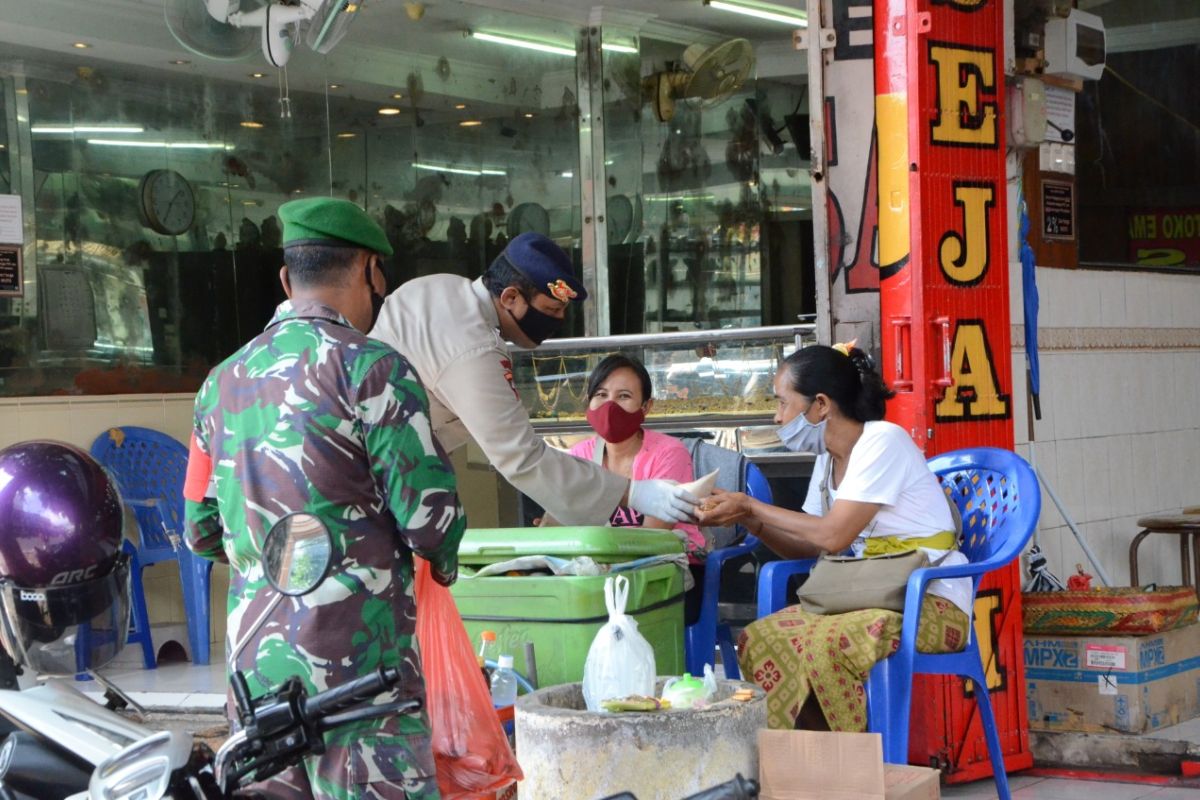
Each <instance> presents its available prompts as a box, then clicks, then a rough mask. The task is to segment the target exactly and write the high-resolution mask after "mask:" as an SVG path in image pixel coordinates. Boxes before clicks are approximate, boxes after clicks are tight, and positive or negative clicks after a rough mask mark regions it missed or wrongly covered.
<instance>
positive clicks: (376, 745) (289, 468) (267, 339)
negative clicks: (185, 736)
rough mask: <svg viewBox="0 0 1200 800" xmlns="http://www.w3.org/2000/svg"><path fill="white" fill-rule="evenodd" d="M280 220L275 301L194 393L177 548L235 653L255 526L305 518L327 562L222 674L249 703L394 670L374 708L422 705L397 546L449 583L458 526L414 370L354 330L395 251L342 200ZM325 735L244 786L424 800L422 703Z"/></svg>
mask: <svg viewBox="0 0 1200 800" xmlns="http://www.w3.org/2000/svg"><path fill="white" fill-rule="evenodd" d="M279 216H280V218H281V219H282V220H283V222H284V248H285V249H284V261H285V263H286V264H287V266H285V267H284V268H283V269H282V270H281V271H280V277H281V280H282V281H283V283H284V289H285V291H287V294H288V297H289V300H288V301H287V302H284V303H282V304H281V305H280V306H279V308H278V309H277V310H276V312H275V316H274V318H272V320H271V322H270V323H269V324H268V325H267V328H266V330H265V331H264V332H263V333H262V334H260V335H259V336H257V337H255V338H254V339H252V340H251V341H250V342H249V343H247V344H246V345H245V346H244V347H242V348H241V349H240V350H238V351H237V352H236V353H234V354H233V355H232V356H230V357H229V358H228V359H226V361H225V362H224V363H222V364H221V365H220V366H218V367H217V368H216V369H214V370H213V371H212V373H211V374H210V375H209V376H208V379H207V380H206V381H205V383H204V385H203V387H202V388H201V390H200V393H199V395H198V396H197V398H196V410H195V430H194V432H193V441H192V449H191V457H190V458H189V463H188V479H187V485H186V487H185V492H184V493H185V495H186V497H187V543H188V546H189V547H190V548H191V549H192V550H193V551H194V552H195V553H196V554H197V555H200V556H202V557H204V558H208V559H213V560H217V561H228V562H229V565H230V567H231V570H230V584H229V622H228V638H227V649H228V651H232V649H233V648H234V646H235V645H236V643H238V642H240V640H241V639H242V638H243V637H244V636H246V635H247V634H249V633H250V632H251V629H252V628H253V626H254V624H255V623H256V622H257V620H258V618H259V617H260V615H261V614H262V612H263V610H264V608H265V607H266V606H267V604H268V603H269V602H270V601H271V599H272V597H273V596H274V594H275V593H274V590H273V589H272V588H271V587H270V585H269V584H268V583H267V581H266V579H265V577H264V574H263V569H262V565H261V562H260V557H261V547H262V543H263V539H264V537H265V535H266V533H267V531H268V530H269V529H270V528H271V526H272V525H273V524H274V523H275V522H276V521H277V520H278V519H280V518H281V517H283V516H284V515H286V514H289V513H292V512H300V511H304V512H309V513H312V514H315V515H316V516H318V517H319V518H320V519H321V520H323V521H324V522H325V524H326V525H327V526H328V527H329V529H330V531H331V532H332V534H333V540H334V562H333V565H332V567H331V569H330V572H329V574H328V577H326V579H325V581H324V582H323V583H322V584H321V585H320V586H319V587H318V588H317V589H316V590H315V591H313V592H312V593H310V594H307V595H304V596H302V597H297V598H284V600H283V602H282V603H281V604H280V605H279V606H278V608H277V609H276V610H275V611H274V612H273V613H272V615H271V617H270V618H269V619H268V620H267V622H266V624H264V625H263V626H262V627H261V628H260V629H259V630H258V632H257V633H255V634H254V638H253V639H252V640H251V641H250V642H249V643H248V644H247V645H246V647H245V648H244V649H243V650H242V652H241V655H240V656H239V658H238V663H237V665H236V666H237V668H239V669H242V670H244V671H245V673H246V678H247V681H248V683H249V686H250V694H251V696H252V697H257V696H258V695H260V694H262V693H263V692H265V691H267V690H268V689H272V688H276V687H278V686H279V685H280V684H281V683H282V682H283V681H284V680H285V679H286V678H288V677H290V676H292V675H298V676H300V677H301V679H302V680H303V681H304V682H305V684H307V687H308V689H309V691H310V692H318V691H321V690H323V689H327V688H330V687H334V686H338V685H341V684H343V683H346V682H348V681H350V680H352V679H354V678H358V677H360V676H363V675H366V674H368V673H370V672H372V671H374V670H376V669H377V668H379V667H396V668H399V669H400V670H401V674H402V676H403V677H402V680H401V683H400V685H399V687H398V689H397V691H396V693H395V694H394V695H393V696H387V695H384V696H381V697H379V698H377V700H376V702H377V703H388V702H393V701H395V700H398V699H407V698H412V697H422V698H423V697H424V680H423V678H422V674H421V663H420V659H419V656H418V650H417V641H416V638H415V634H414V627H415V618H416V606H415V602H414V597H413V589H412V584H413V560H412V554H413V553H414V552H415V553H417V554H418V555H420V556H422V557H423V558H426V559H428V560H429V561H430V563H431V566H432V568H433V574H434V576H435V578H436V579H437V580H438V581H439V582H441V583H443V584H449V583H450V582H452V581H453V578H454V575H455V573H456V570H457V549H458V543H459V540H460V539H461V538H462V534H463V529H464V527H465V524H466V520H465V516H464V514H463V511H462V507H461V506H460V505H459V501H458V495H457V493H456V487H455V480H454V473H453V471H452V470H451V468H450V465H449V463H448V461H447V460H446V458H445V455H444V453H443V452H442V451H441V449H440V447H439V446H438V445H437V444H436V442H435V440H434V438H433V436H432V433H431V430H430V425H429V402H428V399H427V397H426V394H425V390H424V389H423V388H422V386H421V384H420V383H419V381H418V378H417V375H416V374H415V373H414V372H413V370H412V368H411V367H410V366H409V364H408V362H407V361H405V359H404V358H403V357H402V356H400V355H399V354H398V353H397V352H396V351H394V350H393V349H392V348H390V347H388V346H387V345H385V344H383V343H382V342H378V341H375V340H372V339H368V338H367V337H366V336H365V335H363V333H362V332H361V331H366V330H369V329H370V327H371V324H372V323H373V322H374V318H375V316H377V314H378V307H379V305H380V304H381V303H382V294H383V291H384V288H385V282H384V277H383V273H382V268H381V266H380V263H379V259H380V255H390V254H391V252H392V251H391V248H390V247H389V246H388V243H387V239H386V238H385V237H384V234H383V231H382V230H381V229H380V228H379V226H377V225H376V224H375V223H374V222H373V221H371V219H370V218H369V217H367V215H366V214H365V213H363V212H362V211H361V210H360V209H359V208H358V207H357V206H355V205H353V204H352V203H349V202H346V201H340V200H330V199H324V198H319V199H313V200H299V201H294V202H291V203H287V204H285V205H284V206H283V207H281V208H280V211H279ZM230 714H231V719H232V718H233V716H232V714H233V712H232V704H230ZM325 743H326V747H327V749H326V752H325V753H324V754H323V755H320V756H310V757H309V758H307V759H306V761H305V763H304V764H303V766H302V767H294V768H292V769H289V770H287V771H286V772H284V773H281V774H280V775H279V776H277V777H276V778H274V779H272V780H271V781H269V782H267V783H264V784H261V785H259V786H257V787H255V788H256V789H260V790H261V791H263V792H265V793H266V794H267V795H269V796H271V797H316V798H333V799H336V800H340V799H341V798H380V800H392V799H393V798H395V799H397V800H399V799H403V798H421V799H422V800H426V799H427V798H435V799H436V798H437V797H438V791H437V782H436V780H435V778H434V763H433V754H432V751H431V749H430V731H429V721H428V718H427V716H426V715H425V714H424V713H423V712H421V713H414V714H408V715H403V716H392V717H388V718H383V719H377V720H370V721H364V722H357V723H351V724H348V725H344V726H341V727H339V728H337V729H335V730H332V731H330V732H328V733H326V734H325Z"/></svg>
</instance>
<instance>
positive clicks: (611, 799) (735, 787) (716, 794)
mask: <svg viewBox="0 0 1200 800" xmlns="http://www.w3.org/2000/svg"><path fill="white" fill-rule="evenodd" d="M756 797H758V781H755V780H750V779H747V778H743V777H742V774H741V773H740V772H739V773H738V775H737V777H736V778H734V779H733V780H731V781H726V782H725V783H722V784H718V785H717V786H713V787H712V788H710V789H705V790H704V791H702V792H699V793H697V794H692V795H688V796H687V797H685V798H683V800H754V798H756ZM604 800H638V799H637V797H636V796H635V795H633V794H631V793H629V792H622V793H621V794H614V795H609V796H608V797H605V798H604Z"/></svg>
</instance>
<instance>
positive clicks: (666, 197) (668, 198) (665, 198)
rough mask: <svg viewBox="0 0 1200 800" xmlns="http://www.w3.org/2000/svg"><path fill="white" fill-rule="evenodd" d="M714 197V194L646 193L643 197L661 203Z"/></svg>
mask: <svg viewBox="0 0 1200 800" xmlns="http://www.w3.org/2000/svg"><path fill="white" fill-rule="evenodd" d="M716 197H717V196H716V195H714V194H689V195H683V194H648V195H646V196H645V199H646V200H653V201H655V202H661V203H686V202H689V201H691V200H715V199H716Z"/></svg>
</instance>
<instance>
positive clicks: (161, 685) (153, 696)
mask: <svg viewBox="0 0 1200 800" xmlns="http://www.w3.org/2000/svg"><path fill="white" fill-rule="evenodd" d="M101 673H102V674H103V675H104V677H105V678H107V679H108V681H109V682H110V683H113V684H115V685H116V686H117V687H119V688H120V689H121V691H123V692H125V693H126V694H128V695H129V696H130V698H131V699H132V700H133V701H134V702H136V703H138V704H139V705H141V706H142V707H143V708H146V709H153V710H159V711H161V710H178V711H189V712H201V711H216V712H220V711H223V710H224V708H225V666H224V664H222V663H220V662H217V661H214V662H213V663H211V664H208V665H206V666H193V665H192V664H164V665H162V666H160V667H158V668H157V669H141V668H140V667H130V666H125V665H118V666H110V667H108V668H106V669H103V670H101ZM75 688H77V689H79V690H80V691H81V692H84V693H85V694H90V693H96V694H103V693H104V689H103V687H102V686H100V685H99V684H98V683H96V682H95V681H76V682H75Z"/></svg>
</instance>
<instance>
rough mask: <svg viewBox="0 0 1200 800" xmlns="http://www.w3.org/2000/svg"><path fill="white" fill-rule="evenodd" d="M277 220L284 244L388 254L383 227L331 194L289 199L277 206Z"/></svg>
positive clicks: (356, 208)
mask: <svg viewBox="0 0 1200 800" xmlns="http://www.w3.org/2000/svg"><path fill="white" fill-rule="evenodd" d="M279 219H280V220H282V221H283V246H284V247H290V246H291V245H296V244H326V245H335V246H339V247H361V248H363V249H365V250H372V251H374V252H376V253H379V254H380V255H384V256H390V255H391V254H392V246H391V245H390V244H388V240H387V236H386V235H385V234H384V232H383V228H381V227H379V225H378V224H377V223H376V222H375V220H373V219H371V218H370V217H369V216H367V212H365V211H363V210H362V209H361V208H359V207H358V206H356V205H355V204H354V203H351V202H350V201H349V200H338V199H335V198H333V197H306V198H304V199H303V200H290V201H288V202H286V203H284V204H283V205H281V206H280V207H279Z"/></svg>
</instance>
